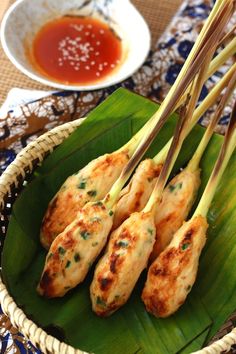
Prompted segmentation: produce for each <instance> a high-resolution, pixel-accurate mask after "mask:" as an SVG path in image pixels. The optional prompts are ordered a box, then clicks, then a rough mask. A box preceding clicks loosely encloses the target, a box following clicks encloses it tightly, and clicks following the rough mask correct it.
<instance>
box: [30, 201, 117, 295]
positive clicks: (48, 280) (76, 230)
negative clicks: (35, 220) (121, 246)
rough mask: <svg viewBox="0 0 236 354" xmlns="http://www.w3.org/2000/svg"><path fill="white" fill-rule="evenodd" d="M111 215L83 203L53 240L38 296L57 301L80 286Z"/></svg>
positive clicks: (102, 241) (101, 207)
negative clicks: (56, 299) (56, 298)
mask: <svg viewBox="0 0 236 354" xmlns="http://www.w3.org/2000/svg"><path fill="white" fill-rule="evenodd" d="M112 221H113V212H112V211H111V210H108V209H107V208H106V207H105V205H104V204H103V203H102V202H100V201H98V202H94V203H91V202H90V203H87V204H86V205H85V206H84V207H83V208H82V209H81V210H79V212H78V213H77V217H76V219H75V220H74V221H73V222H72V223H71V224H70V225H68V226H67V228H66V229H65V230H64V231H63V232H62V233H61V234H60V235H58V236H57V237H56V239H55V240H54V241H53V243H52V245H51V247H50V250H49V252H48V255H47V258H46V263H45V266H44V270H43V273H42V277H41V280H40V282H39V285H38V289H37V290H38V292H39V293H40V294H41V295H43V296H46V297H48V298H52V297H61V296H63V295H65V294H66V293H67V292H68V291H69V290H70V289H72V288H74V287H75V286H76V285H78V284H79V283H81V282H82V281H83V280H84V278H85V277H86V275H87V273H88V271H89V269H90V267H91V265H92V264H93V262H94V261H95V259H96V258H97V256H98V255H99V253H100V252H101V250H102V249H103V247H104V246H105V244H106V241H107V235H108V234H109V232H110V230H111V227H112Z"/></svg>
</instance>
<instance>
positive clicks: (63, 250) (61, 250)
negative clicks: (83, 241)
mask: <svg viewBox="0 0 236 354" xmlns="http://www.w3.org/2000/svg"><path fill="white" fill-rule="evenodd" d="M58 252H59V254H61V255H63V254H65V253H66V250H65V249H64V248H63V247H61V246H60V247H58Z"/></svg>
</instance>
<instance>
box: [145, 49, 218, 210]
mask: <svg viewBox="0 0 236 354" xmlns="http://www.w3.org/2000/svg"><path fill="white" fill-rule="evenodd" d="M214 50H215V47H213V48H211V50H210V51H209V53H208V55H207V57H206V59H205V63H204V65H203V67H202V68H201V70H200V72H199V74H198V76H197V79H196V80H194V82H193V85H192V88H191V90H192V92H190V96H191V98H190V101H189V104H188V107H187V111H186V117H185V121H183V117H180V119H179V122H178V124H177V127H176V130H175V135H174V137H173V141H172V143H171V147H170V149H169V151H168V155H167V158H166V161H165V163H164V165H163V168H162V170H161V173H160V176H159V178H158V180H157V182H156V185H155V187H154V190H153V192H152V194H151V196H150V198H149V201H148V203H147V204H146V206H145V208H144V212H149V211H151V210H152V211H153V213H155V210H156V208H155V207H156V206H157V205H158V204H159V202H160V198H161V196H162V193H163V190H164V188H165V185H166V182H167V180H168V178H169V175H170V172H171V170H172V168H173V166H174V164H175V161H176V159H177V157H178V155H179V152H180V149H181V147H182V144H183V142H184V139H185V137H186V136H187V135H186V130H187V127H188V126H189V121H190V120H191V117H192V114H193V111H194V108H195V106H196V104H197V101H198V98H199V96H200V93H201V90H202V86H203V83H204V78H205V74H206V71H207V68H208V66H209V63H210V61H211V58H212V55H213V53H214Z"/></svg>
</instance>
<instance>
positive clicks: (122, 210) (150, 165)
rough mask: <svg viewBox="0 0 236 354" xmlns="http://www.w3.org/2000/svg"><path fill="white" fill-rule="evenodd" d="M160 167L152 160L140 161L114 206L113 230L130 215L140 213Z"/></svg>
mask: <svg viewBox="0 0 236 354" xmlns="http://www.w3.org/2000/svg"><path fill="white" fill-rule="evenodd" d="M161 168H162V165H160V164H159V165H156V164H155V162H154V161H153V160H152V159H146V160H144V161H142V162H141V163H140V164H139V166H138V167H137V169H136V171H135V173H134V175H133V177H132V179H131V181H130V182H129V184H128V185H127V186H126V187H125V188H124V189H123V190H122V192H121V194H120V197H119V201H118V203H117V206H116V210H115V216H114V223H113V230H115V229H117V227H119V226H120V225H121V224H122V223H123V221H125V220H126V219H127V218H128V217H129V216H130V215H131V214H132V213H134V212H136V211H141V210H142V209H143V208H144V207H145V205H146V203H147V201H148V199H149V197H150V195H151V193H152V191H153V188H154V186H155V183H156V180H157V177H158V176H159V174H160V171H161Z"/></svg>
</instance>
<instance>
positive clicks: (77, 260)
mask: <svg viewBox="0 0 236 354" xmlns="http://www.w3.org/2000/svg"><path fill="white" fill-rule="evenodd" d="M74 260H75V262H79V261H80V255H79V253H75V255H74Z"/></svg>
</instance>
